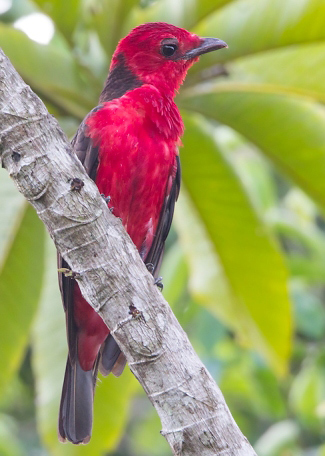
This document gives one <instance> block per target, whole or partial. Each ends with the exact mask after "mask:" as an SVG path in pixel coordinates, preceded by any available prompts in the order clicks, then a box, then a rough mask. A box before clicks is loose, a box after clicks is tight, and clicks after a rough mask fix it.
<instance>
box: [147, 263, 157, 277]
mask: <svg viewBox="0 0 325 456" xmlns="http://www.w3.org/2000/svg"><path fill="white" fill-rule="evenodd" d="M146 268H147V269H148V271H149V272H150V274H153V271H154V269H155V267H154V265H153V264H152V263H146Z"/></svg>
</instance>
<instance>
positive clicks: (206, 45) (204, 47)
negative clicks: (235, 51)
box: [182, 38, 228, 60]
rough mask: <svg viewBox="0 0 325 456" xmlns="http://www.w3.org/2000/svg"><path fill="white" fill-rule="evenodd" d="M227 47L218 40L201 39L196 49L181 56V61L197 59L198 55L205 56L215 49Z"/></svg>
mask: <svg viewBox="0 0 325 456" xmlns="http://www.w3.org/2000/svg"><path fill="white" fill-rule="evenodd" d="M227 47H228V45H227V43H225V42H224V41H222V40H219V38H202V39H201V43H200V45H199V46H198V47H196V48H194V49H191V50H190V51H187V52H186V54H184V55H183V57H182V58H183V59H186V60H189V59H194V58H195V57H198V56H199V55H202V54H206V53H207V52H211V51H216V50H217V49H222V48H227Z"/></svg>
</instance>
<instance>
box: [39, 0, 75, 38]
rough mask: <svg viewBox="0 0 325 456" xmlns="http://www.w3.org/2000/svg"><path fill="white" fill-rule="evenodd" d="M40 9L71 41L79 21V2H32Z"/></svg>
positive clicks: (45, 0)
mask: <svg viewBox="0 0 325 456" xmlns="http://www.w3.org/2000/svg"><path fill="white" fill-rule="evenodd" d="M34 2H35V3H36V4H37V5H38V6H39V8H40V9H42V10H43V11H44V13H46V14H47V15H48V16H50V17H51V18H52V19H53V21H54V22H55V25H56V27H57V28H58V29H59V30H60V31H61V32H62V34H63V35H64V36H65V37H66V38H67V39H68V40H69V41H71V40H72V34H73V32H74V30H75V27H76V25H77V23H78V20H79V19H80V17H79V14H80V10H81V5H80V3H81V1H80V0H69V3H67V2H66V1H64V0H51V1H50V2H49V1H48V0H34Z"/></svg>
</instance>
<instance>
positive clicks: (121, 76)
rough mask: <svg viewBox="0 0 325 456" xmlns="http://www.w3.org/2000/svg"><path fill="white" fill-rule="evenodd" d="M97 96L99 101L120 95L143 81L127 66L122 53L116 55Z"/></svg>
mask: <svg viewBox="0 0 325 456" xmlns="http://www.w3.org/2000/svg"><path fill="white" fill-rule="evenodd" d="M116 59H117V61H116V63H115V64H114V66H113V67H112V68H111V71H110V72H109V74H108V77H107V79H106V81H105V85H104V88H103V90H102V93H101V94H100V97H99V102H100V103H105V102H106V101H111V100H113V99H114V98H120V97H122V96H123V95H124V94H125V93H126V92H128V91H129V90H133V89H136V88H137V87H140V86H141V85H142V84H143V82H142V81H141V80H140V79H139V78H138V77H137V76H136V75H135V74H134V73H132V71H131V70H130V69H129V68H128V67H127V65H126V63H125V58H124V56H123V54H119V55H118V56H117V57H116Z"/></svg>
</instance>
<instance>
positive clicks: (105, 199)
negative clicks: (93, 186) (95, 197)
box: [100, 193, 111, 204]
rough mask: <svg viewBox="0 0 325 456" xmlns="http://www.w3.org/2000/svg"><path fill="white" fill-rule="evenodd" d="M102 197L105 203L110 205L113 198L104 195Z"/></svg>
mask: <svg viewBox="0 0 325 456" xmlns="http://www.w3.org/2000/svg"><path fill="white" fill-rule="evenodd" d="M100 196H101V197H102V198H103V199H104V201H105V203H106V204H108V203H109V202H110V201H111V197H110V196H109V195H108V196H105V195H104V193H101V194H100Z"/></svg>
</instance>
